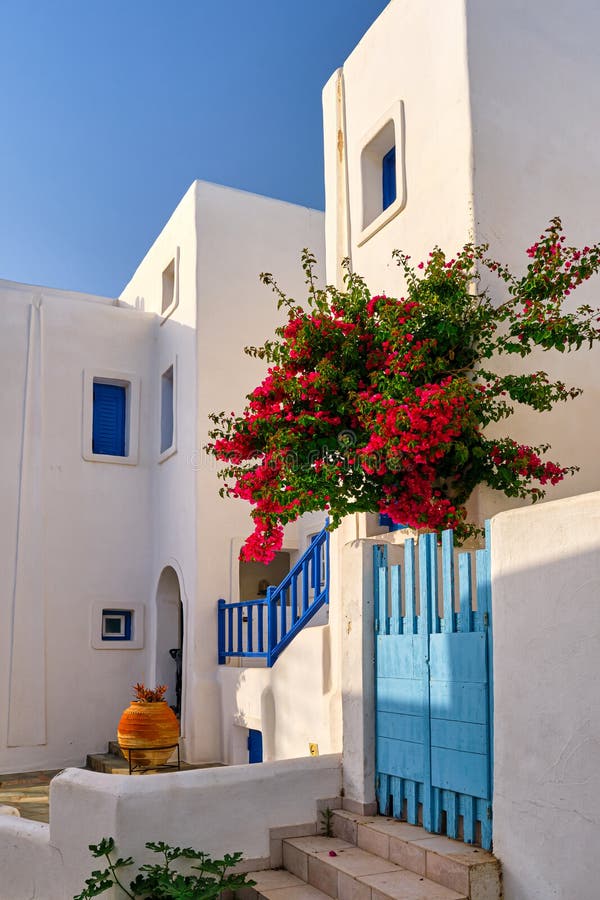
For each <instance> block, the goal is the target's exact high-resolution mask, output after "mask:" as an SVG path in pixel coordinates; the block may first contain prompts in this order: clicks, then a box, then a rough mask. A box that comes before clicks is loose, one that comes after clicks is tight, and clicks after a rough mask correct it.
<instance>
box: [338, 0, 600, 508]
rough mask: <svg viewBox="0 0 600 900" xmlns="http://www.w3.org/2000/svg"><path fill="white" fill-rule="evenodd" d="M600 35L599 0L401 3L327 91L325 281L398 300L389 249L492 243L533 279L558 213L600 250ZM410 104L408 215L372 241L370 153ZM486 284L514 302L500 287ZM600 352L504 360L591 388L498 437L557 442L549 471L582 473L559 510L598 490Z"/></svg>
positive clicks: (486, 499) (490, 502) (479, 499)
mask: <svg viewBox="0 0 600 900" xmlns="http://www.w3.org/2000/svg"><path fill="white" fill-rule="evenodd" d="M599 33H600V10H599V9H598V7H597V5H596V4H594V3H592V2H590V0H578V2H576V3H575V4H574V6H573V5H572V6H569V7H567V6H565V5H564V4H562V3H560V2H559V0H550V2H545V0H533V2H530V3H527V4H526V5H525V6H524V4H523V3H522V2H520V0H509V2H508V3H502V4H498V3H496V4H494V3H482V2H479V0H453V2H443V0H436V2H432V3H427V4H425V3H422V2H419V0H392V2H391V3H389V5H388V6H387V7H386V8H385V10H384V11H383V13H382V14H381V15H380V16H379V17H378V18H377V19H376V21H375V22H374V23H373V25H372V26H371V28H370V29H369V31H368V32H367V33H366V34H365V36H364V37H363V38H362V40H361V41H360V42H359V44H358V45H357V47H356V48H355V49H354V50H353V52H352V53H351V54H350V56H349V57H348V59H347V60H346V61H345V63H344V65H343V67H342V68H340V69H338V70H337V71H336V72H335V73H334V74H333V75H332V77H331V79H330V80H329V82H328V84H327V85H326V86H325V88H324V91H323V111H324V138H325V189H326V240H327V278H328V280H329V281H331V282H337V283H338V284H340V263H341V260H342V259H343V257H344V256H349V257H350V258H351V262H352V266H353V268H354V270H355V271H357V272H359V273H360V274H361V275H363V276H364V277H365V278H366V281H367V284H368V285H369V287H370V289H371V291H372V292H373V293H374V294H375V293H380V292H382V291H387V292H389V293H390V294H392V295H394V296H400V295H402V293H403V291H404V281H403V278H402V275H401V271H400V269H399V268H398V267H397V266H396V265H395V264H394V263H393V262H392V259H391V253H392V250H394V249H396V248H397V249H401V250H404V251H405V252H407V253H409V254H410V255H411V256H412V260H413V263H414V264H416V263H418V262H419V261H420V260H422V259H424V258H426V256H427V253H428V252H429V251H430V250H431V249H432V247H433V246H434V245H435V244H437V245H439V246H441V247H442V248H443V249H444V250H446V251H447V252H449V253H453V252H454V251H455V250H457V249H458V248H460V247H461V246H462V245H463V244H464V243H466V242H467V241H470V240H476V241H477V242H486V241H487V242H489V243H490V253H491V255H493V256H495V257H497V258H498V259H499V260H500V261H502V262H505V263H508V264H509V265H510V266H511V267H512V268H513V270H514V271H515V272H517V273H518V272H524V271H525V269H526V265H527V263H528V262H529V260H528V258H527V257H526V255H525V249H526V248H527V247H529V246H530V245H531V244H532V243H533V242H534V240H535V239H536V238H537V237H538V235H539V234H540V232H541V231H542V230H543V229H544V228H545V227H546V226H547V225H548V222H549V220H550V218H551V217H552V216H555V215H559V216H561V217H562V218H563V222H564V225H565V227H566V229H567V234H568V238H569V240H570V242H572V243H576V244H579V245H580V246H584V245H586V244H588V245H589V244H592V243H594V242H595V241H597V239H598V228H597V208H598V202H599V200H600V188H599V186H598V179H597V178H596V173H597V171H598V167H599V165H600V141H598V139H597V127H596V123H595V120H594V117H593V116H591V115H590V110H591V109H593V108H594V107H595V106H597V105H598V102H599V101H600V79H598V77H597V73H598V62H597V59H598V57H597V37H598V34H599ZM550 83H551V84H552V88H551V89H549V84H550ZM583 85H585V88H583ZM398 103H402V104H403V108H404V148H402V147H401V146H400V144H399V143H398V146H397V148H396V149H397V156H398V157H401V156H403V159H404V167H403V171H404V173H405V178H406V203H405V206H404V207H403V209H402V210H401V211H400V212H399V213H398V214H397V215H396V216H395V217H393V218H392V219H390V221H388V222H387V223H386V224H385V225H384V226H383V227H382V228H381V229H380V230H378V231H377V232H376V233H375V234H374V235H373V236H372V237H370V238H369V239H368V240H366V241H365V242H363V238H364V233H363V218H362V204H363V194H364V191H365V185H366V184H367V179H366V178H365V172H364V170H363V168H361V162H360V160H361V152H362V150H363V149H364V147H365V145H366V144H367V143H368V141H369V140H370V137H371V135H372V132H373V129H377V127H378V125H381V123H382V122H384V121H391V120H392V119H393V118H394V115H395V113H394V110H395V109H396V107H397V104H398ZM561 122H563V123H564V125H562V126H561V124H560V123H561ZM402 150H403V152H402ZM401 170H402V166H399V167H398V173H400V171H401ZM400 189H401V188H400V186H399V187H398V191H400ZM482 284H483V285H484V286H486V287H489V289H490V291H491V294H492V297H493V298H494V299H495V300H497V301H498V302H501V301H502V300H504V299H505V295H504V294H503V291H502V288H501V286H500V284H501V283H499V282H498V281H497V280H496V279H495V278H494V277H493V276H490V275H489V274H486V275H485V277H484V280H483V282H482ZM597 285H598V281H597V280H596V281H592V282H590V283H589V284H588V285H585V286H583V287H582V288H581V289H579V290H578V291H577V292H576V294H574V295H573V297H572V298H571V300H572V301H573V302H572V306H575V305H577V304H579V303H585V302H589V303H591V304H592V305H596V304H597V297H598V293H599V291H598V286H597ZM599 354H600V348H598V347H595V348H594V349H593V350H592V351H590V350H588V349H586V348H583V349H582V350H581V351H579V352H578V353H570V354H564V355H560V354H549V353H539V354H536V355H534V356H532V357H530V358H529V359H527V360H524V361H522V360H520V359H519V360H517V361H515V360H514V359H508V360H504V361H503V362H502V365H503V367H505V368H507V369H511V368H512V369H513V370H516V371H519V372H521V371H536V370H540V369H543V370H545V371H547V372H548V373H549V375H550V376H551V377H553V378H556V379H560V380H563V381H565V382H566V383H567V384H569V385H577V386H580V387H583V388H584V393H583V395H582V396H581V397H578V398H577V399H576V400H574V401H569V402H568V403H564V404H560V405H559V406H557V407H556V408H555V409H554V410H552V412H546V413H541V414H538V413H534V412H532V411H531V410H529V409H525V410H520V409H519V408H517V413H516V415H515V416H514V417H513V418H512V419H510V420H509V422H508V423H507V422H506V421H503V422H501V423H500V424H499V426H498V427H497V432H498V433H499V434H502V435H504V434H507V433H509V434H510V436H512V437H514V438H515V439H517V440H519V441H522V442H524V443H531V444H533V445H536V444H540V443H550V444H551V446H552V449H551V451H550V452H549V455H548V458H549V459H552V460H554V461H557V462H559V463H561V464H562V465H578V466H579V467H580V471H579V473H578V474H577V475H575V476H574V477H567V478H566V479H565V480H564V481H563V482H562V483H561V484H559V485H557V486H555V487H549V488H548V491H547V496H548V499H549V500H552V499H558V498H560V497H566V496H574V495H577V494H580V493H583V492H585V491H590V490H596V489H597V488H599V487H600V468H599V466H598V458H597V453H596V449H595V448H596V443H597V437H598V429H597V416H596V414H595V410H596V408H597V406H598V402H599V400H600V396H599V392H600V386H599V384H598V379H597V371H598V359H599ZM575 423H576V427H574V424H575ZM490 433H492V430H490ZM521 505H523V501H519V500H515V499H510V498H507V497H505V496H504V495H503V494H501V493H499V492H495V491H491V490H488V489H479V490H477V491H475V492H474V494H473V497H472V499H471V501H470V504H469V510H470V514H471V515H472V516H473V517H474V518H476V519H477V520H479V521H480V522H483V521H484V519H486V518H488V517H489V516H491V515H494V514H495V513H497V512H499V511H501V510H503V509H508V508H514V507H515V506H521Z"/></svg>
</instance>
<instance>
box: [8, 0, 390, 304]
mask: <svg viewBox="0 0 600 900" xmlns="http://www.w3.org/2000/svg"><path fill="white" fill-rule="evenodd" d="M386 5H387V0H301V2H292V0H254V2H248V0H227V2H226V0H220V2H219V0H0V48H1V51H0V86H1V87H0V121H1V122H2V128H1V129H0V278H9V279H12V280H15V281H24V282H29V283H32V284H44V285H49V286H53V287H63V288H70V289H73V290H85V291H90V292H92V293H98V294H106V295H108V296H114V295H116V294H118V293H119V291H120V289H121V287H122V286H124V284H125V283H126V282H127V281H128V279H129V278H130V276H131V274H132V273H133V271H134V269H135V267H136V265H137V263H138V262H139V260H140V259H141V258H142V257H143V255H144V254H145V252H146V250H147V249H148V247H149V246H150V244H151V243H152V241H153V239H154V237H155V236H156V235H157V234H158V232H159V231H160V229H161V228H162V226H163V224H164V222H165V221H166V219H167V218H168V216H169V214H170V213H171V211H172V210H173V208H174V207H175V205H176V204H177V202H178V201H179V199H180V198H181V196H182V195H183V194H184V192H185V191H186V189H187V188H188V186H189V185H190V184H191V182H192V181H193V180H194V179H195V178H203V179H206V180H208V181H216V182H220V183H222V184H229V185H233V186H234V187H238V188H242V189H245V190H250V191H255V192H257V193H260V194H268V195H270V196H273V197H278V198H281V199H284V200H290V201H292V202H295V203H301V204H305V205H307V206H314V207H317V208H321V209H322V208H323V203H324V198H323V173H322V155H323V142H322V134H321V130H322V129H321V89H322V87H323V85H324V83H325V82H326V81H327V79H328V78H329V76H330V75H331V73H332V72H333V71H334V69H336V68H337V67H338V66H339V65H340V64H341V63H342V62H343V61H344V59H345V57H346V56H347V55H348V54H349V53H350V51H351V50H352V48H353V47H354V46H355V44H356V43H357V42H358V41H359V40H360V38H361V36H362V35H363V34H364V32H365V31H366V30H367V28H368V27H369V25H370V24H371V23H372V22H373V21H374V19H375V18H376V17H377V16H378V15H379V13H380V12H381V11H382V9H383V8H384V7H385V6H386Z"/></svg>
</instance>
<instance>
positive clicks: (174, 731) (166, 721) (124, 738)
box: [117, 700, 179, 768]
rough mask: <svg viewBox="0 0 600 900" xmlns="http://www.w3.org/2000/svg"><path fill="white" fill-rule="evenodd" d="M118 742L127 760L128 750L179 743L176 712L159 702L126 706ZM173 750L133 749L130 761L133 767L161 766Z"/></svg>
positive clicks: (142, 701) (118, 730)
mask: <svg viewBox="0 0 600 900" xmlns="http://www.w3.org/2000/svg"><path fill="white" fill-rule="evenodd" d="M117 740H118V742H119V747H120V748H121V753H122V754H123V756H124V757H125V759H128V758H129V753H128V750H130V749H131V750H132V751H133V750H135V748H136V747H146V748H152V747H165V746H168V745H173V744H176V743H177V741H178V740H179V722H178V721H177V717H176V716H175V713H174V712H173V710H172V709H171V707H170V706H168V704H167V702H166V701H165V700H161V701H159V702H158V703H147V702H146V701H145V700H134V701H133V702H132V703H131V705H130V706H128V707H127V709H126V710H125V712H124V713H123V715H122V716H121V721H120V722H119V727H118V729H117ZM173 749H174V748H173V747H172V746H171V749H167V750H153V749H146V750H135V752H132V753H131V762H132V764H133V765H136V766H144V767H148V768H154V767H155V766H162V765H164V764H165V763H166V762H167V760H168V759H169V757H170V756H171V754H172V753H173Z"/></svg>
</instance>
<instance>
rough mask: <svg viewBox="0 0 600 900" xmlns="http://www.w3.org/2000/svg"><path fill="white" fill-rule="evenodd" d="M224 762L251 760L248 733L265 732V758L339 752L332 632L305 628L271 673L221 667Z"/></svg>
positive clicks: (286, 757)
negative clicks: (311, 745) (312, 750)
mask: <svg viewBox="0 0 600 900" xmlns="http://www.w3.org/2000/svg"><path fill="white" fill-rule="evenodd" d="M218 675H219V683H220V686H221V707H222V721H223V747H224V758H225V760H226V761H227V762H230V763H241V762H246V761H247V760H248V749H247V746H246V741H245V738H246V737H247V729H249V728H252V729H256V730H258V731H261V732H262V737H263V759H264V760H265V761H269V760H277V759H293V758H295V757H300V756H307V755H308V754H309V743H315V744H317V745H318V748H319V753H320V754H327V753H337V752H340V751H341V744H342V741H341V729H340V728H339V722H338V717H337V716H336V715H335V710H332V704H333V703H334V697H335V689H336V683H335V682H334V679H333V678H332V671H331V640H330V628H329V626H328V625H322V626H318V627H314V628H304V629H303V630H302V631H301V632H300V633H299V634H298V635H297V636H296V637H295V638H294V640H293V641H292V642H291V644H290V645H289V646H288V647H286V649H285V650H284V652H283V653H282V654H281V656H280V657H279V658H278V660H277V662H276V663H275V665H274V666H273V667H272V668H271V669H267V668H247V667H244V668H237V667H233V666H220V667H219V672H218Z"/></svg>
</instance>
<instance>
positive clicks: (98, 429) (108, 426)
mask: <svg viewBox="0 0 600 900" xmlns="http://www.w3.org/2000/svg"><path fill="white" fill-rule="evenodd" d="M93 404H94V409H93V419H92V453H99V454H102V455H105V456H125V455H126V440H125V426H126V414H127V388H126V387H125V386H124V385H121V384H106V383H104V382H102V381H95V382H94V399H93Z"/></svg>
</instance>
